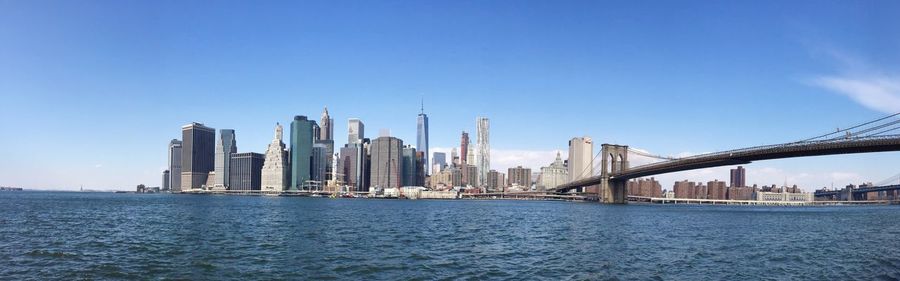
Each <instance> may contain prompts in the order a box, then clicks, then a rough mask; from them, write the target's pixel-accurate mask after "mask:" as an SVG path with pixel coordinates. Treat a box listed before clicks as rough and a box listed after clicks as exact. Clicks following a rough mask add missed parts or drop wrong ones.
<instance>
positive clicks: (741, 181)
mask: <svg viewBox="0 0 900 281" xmlns="http://www.w3.org/2000/svg"><path fill="white" fill-rule="evenodd" d="M746 186H747V171H746V170H744V167H742V166H738V167H737V168H736V169H731V187H746Z"/></svg>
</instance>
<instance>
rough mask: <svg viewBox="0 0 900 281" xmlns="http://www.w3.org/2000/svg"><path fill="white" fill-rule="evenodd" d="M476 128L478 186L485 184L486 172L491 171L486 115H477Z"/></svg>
mask: <svg viewBox="0 0 900 281" xmlns="http://www.w3.org/2000/svg"><path fill="white" fill-rule="evenodd" d="M475 126H476V128H477V134H478V139H477V140H476V141H477V142H478V143H477V144H478V150H477V151H476V156H475V157H477V160H476V161H475V163H476V165H477V166H478V186H481V187H484V186H487V180H488V172H490V171H491V121H490V120H488V118H487V117H478V119H476V120H475Z"/></svg>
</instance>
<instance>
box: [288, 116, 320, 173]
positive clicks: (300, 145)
mask: <svg viewBox="0 0 900 281" xmlns="http://www.w3.org/2000/svg"><path fill="white" fill-rule="evenodd" d="M314 123H315V122H313V121H311V120H309V119H307V118H306V116H301V115H298V116H294V121H293V122H291V186H290V187H289V188H288V189H289V190H298V189H301V188H305V187H304V185H305V184H306V183H307V181H309V180H310V168H311V167H310V162H311V161H312V159H311V158H312V147H313V139H314V138H315V137H314V136H313V125H314Z"/></svg>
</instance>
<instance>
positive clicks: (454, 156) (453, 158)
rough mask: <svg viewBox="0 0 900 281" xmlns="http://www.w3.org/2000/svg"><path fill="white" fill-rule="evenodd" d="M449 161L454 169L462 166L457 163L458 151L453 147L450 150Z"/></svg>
mask: <svg viewBox="0 0 900 281" xmlns="http://www.w3.org/2000/svg"><path fill="white" fill-rule="evenodd" d="M450 161H452V162H451V163H452V164H453V166H454V167H458V166H460V165H462V163H460V162H459V161H460V160H459V151H456V148H455V147H454V148H453V149H451V150H450Z"/></svg>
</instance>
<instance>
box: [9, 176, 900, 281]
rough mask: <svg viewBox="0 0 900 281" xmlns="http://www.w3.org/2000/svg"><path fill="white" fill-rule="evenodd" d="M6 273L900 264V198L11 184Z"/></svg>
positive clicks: (553, 274) (462, 272) (898, 273)
mask: <svg viewBox="0 0 900 281" xmlns="http://www.w3.org/2000/svg"><path fill="white" fill-rule="evenodd" d="M0 214H3V216H2V218H0V260H3V261H4V264H3V265H2V266H0V280H80V279H151V280H244V279H278V280H281V279H288V280H296V279H316V280H341V279H357V280H358V279H363V280H397V279H402V280H485V279H489V280H523V279H528V280H696V279H701V280H748V279H751V280H835V279H837V280H853V279H857V280H873V279H874V280H898V279H900V253H898V251H896V250H894V248H895V247H894V244H896V243H895V242H894V241H897V237H898V235H900V225H898V224H897V223H895V222H896V218H897V216H898V215H900V207H898V206H887V207H853V208H818V207H813V208H779V207H734V206H651V205H631V206H603V205H598V204H589V203H586V204H577V203H566V202H535V201H529V202H522V201H421V200H420V201H396V200H334V199H312V198H269V197H240V196H187V195H185V196H179V195H164V194H160V195H131V194H97V193H52V192H15V193H11V192H5V193H0Z"/></svg>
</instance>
